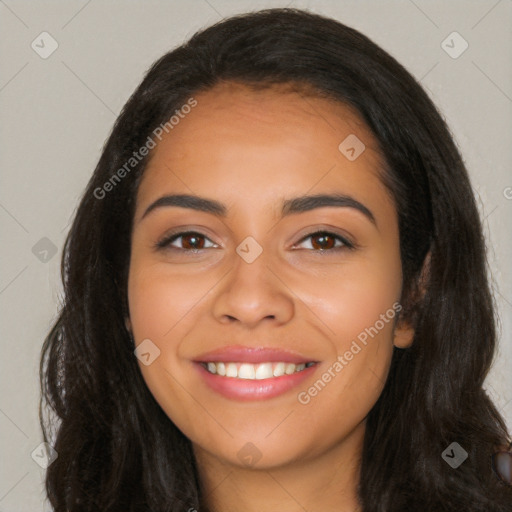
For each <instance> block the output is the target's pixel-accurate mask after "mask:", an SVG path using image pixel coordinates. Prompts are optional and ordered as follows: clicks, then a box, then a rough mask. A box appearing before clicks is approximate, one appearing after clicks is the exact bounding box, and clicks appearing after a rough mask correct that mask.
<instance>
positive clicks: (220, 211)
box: [139, 194, 377, 225]
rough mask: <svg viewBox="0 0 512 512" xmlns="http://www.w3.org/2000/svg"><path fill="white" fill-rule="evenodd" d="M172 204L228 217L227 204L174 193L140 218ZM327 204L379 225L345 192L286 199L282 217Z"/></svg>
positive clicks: (364, 208) (369, 213)
mask: <svg viewBox="0 0 512 512" xmlns="http://www.w3.org/2000/svg"><path fill="white" fill-rule="evenodd" d="M172 206H174V207H179V208H189V209H191V210H197V211H200V212H205V213H211V214H213V215H215V216H217V217H223V218H224V217H226V215H227V212H228V209H227V207H226V205H224V204H223V203H220V202H219V201H216V200H214V199H207V198H205V197H200V196H196V195H190V194H172V195H165V196H162V197H160V198H159V199H157V200H156V201H154V202H153V203H151V204H150V205H149V206H148V208H147V209H146V211H145V212H144V214H143V215H142V217H141V218H140V221H141V220H142V219H144V218H145V217H146V216H147V215H148V214H149V213H150V212H152V211H153V210H155V209H157V208H162V207H172ZM326 206H335V207H343V208H353V209H355V210H358V211H359V212H361V213H362V214H364V215H365V216H366V217H367V218H368V219H369V220H370V221H371V222H372V223H373V224H375V225H377V223H376V221H375V216H374V215H373V213H372V212H371V211H370V209H369V208H367V207H366V206H365V205H364V204H362V203H360V202H359V201H357V200H356V199H354V198H353V197H351V196H347V195H343V194H317V195H305V196H300V197H294V198H292V199H286V200H285V201H283V203H282V207H281V217H286V216H288V215H292V214H296V213H304V212H308V211H311V210H315V209H316V208H324V207H326ZM140 221H139V222H140Z"/></svg>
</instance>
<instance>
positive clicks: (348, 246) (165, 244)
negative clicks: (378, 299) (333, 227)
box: [155, 230, 356, 254]
mask: <svg viewBox="0 0 512 512" xmlns="http://www.w3.org/2000/svg"><path fill="white" fill-rule="evenodd" d="M186 235H196V236H199V237H203V238H206V239H207V240H210V239H209V238H208V237H207V236H206V235H203V234H202V233H199V232H198V231H181V232H179V233H171V234H170V235H168V236H166V237H164V238H162V239H161V240H160V241H158V242H157V243H156V244H155V248H156V249H160V250H161V249H167V250H177V251H185V252H192V253H196V254H197V253H198V252H200V251H203V250H205V249H211V247H203V248H201V249H183V248H181V247H172V246H170V244H171V243H172V242H174V241H175V240H177V239H178V238H181V237H183V236H186ZM315 235H328V236H329V237H332V238H335V239H336V241H340V242H341V243H342V244H343V245H341V246H338V247H333V248H331V249H316V250H315V249H308V250H312V251H314V252H338V251H340V250H353V249H355V248H356V246H355V244H353V243H351V242H349V241H348V240H347V239H346V238H344V237H342V236H340V235H338V234H336V233H332V232H331V231H325V230H319V231H314V232H312V233H309V234H307V235H306V236H304V237H302V238H301V239H300V240H299V242H298V243H302V242H304V241H305V240H307V239H308V238H312V237H314V236H315ZM210 241H211V240H210ZM213 243H214V242H213ZM335 243H336V242H335Z"/></svg>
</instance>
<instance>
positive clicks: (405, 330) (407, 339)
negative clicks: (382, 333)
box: [393, 320, 414, 348]
mask: <svg viewBox="0 0 512 512" xmlns="http://www.w3.org/2000/svg"><path fill="white" fill-rule="evenodd" d="M400 323H402V322H401V321H400V320H398V325H397V326H396V327H395V332H394V337H393V345H394V346H395V347H397V348H409V347H410V346H411V345H412V342H413V340H414V328H413V327H412V326H411V325H409V324H408V323H406V324H405V325H403V326H400V325H399V324H400ZM404 323H405V322H404Z"/></svg>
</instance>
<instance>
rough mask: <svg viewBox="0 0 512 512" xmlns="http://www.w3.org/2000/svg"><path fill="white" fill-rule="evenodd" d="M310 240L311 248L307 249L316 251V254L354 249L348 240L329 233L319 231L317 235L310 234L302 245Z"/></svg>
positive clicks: (303, 240)
mask: <svg viewBox="0 0 512 512" xmlns="http://www.w3.org/2000/svg"><path fill="white" fill-rule="evenodd" d="M308 240H310V242H309V246H310V247H306V248H308V249H309V248H311V249H314V250H315V251H316V252H322V251H337V250H341V249H353V248H354V245H353V244H351V243H350V242H349V241H348V240H346V239H345V238H343V237H341V236H339V235H336V234H335V233H330V232H329V231H317V232H315V233H310V234H309V235H307V236H306V237H304V238H303V239H302V240H301V242H300V243H304V242H306V241H308Z"/></svg>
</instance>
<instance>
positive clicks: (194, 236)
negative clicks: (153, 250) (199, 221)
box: [156, 231, 216, 251]
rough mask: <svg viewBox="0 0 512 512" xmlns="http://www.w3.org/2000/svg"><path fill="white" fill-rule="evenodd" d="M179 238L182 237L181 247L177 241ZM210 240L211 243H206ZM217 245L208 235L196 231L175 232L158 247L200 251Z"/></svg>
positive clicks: (161, 241) (158, 244) (157, 245)
mask: <svg viewBox="0 0 512 512" xmlns="http://www.w3.org/2000/svg"><path fill="white" fill-rule="evenodd" d="M179 239H181V247H179V246H177V245H176V242H177V241H178V240H179ZM208 242H209V243H210V245H206V244H207V243H208ZM215 246H216V244H214V243H213V242H212V241H211V240H210V239H209V238H208V237H207V236H205V235H203V234H201V233H197V232H195V231H186V232H181V233H173V234H172V235H170V236H167V237H165V238H164V239H163V240H160V241H159V242H158V243H157V244H156V247H157V248H158V249H164V248H166V249H176V250H178V251H199V250H201V249H209V248H211V247H215Z"/></svg>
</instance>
